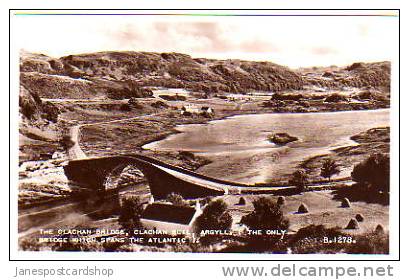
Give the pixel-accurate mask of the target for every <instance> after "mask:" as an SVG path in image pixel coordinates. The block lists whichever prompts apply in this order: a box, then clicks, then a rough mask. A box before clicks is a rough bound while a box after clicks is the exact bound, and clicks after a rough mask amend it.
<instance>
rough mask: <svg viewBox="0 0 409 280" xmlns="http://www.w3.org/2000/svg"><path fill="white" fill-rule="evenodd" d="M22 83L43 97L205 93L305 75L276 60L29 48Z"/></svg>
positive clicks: (295, 82) (283, 82)
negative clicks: (141, 90) (159, 90)
mask: <svg viewBox="0 0 409 280" xmlns="http://www.w3.org/2000/svg"><path fill="white" fill-rule="evenodd" d="M20 71H21V83H22V85H24V86H26V87H27V88H30V90H31V91H33V92H35V93H37V94H38V95H39V96H41V97H48V98H60V97H64V98H88V97H95V96H96V95H99V94H100V95H105V94H107V93H109V92H110V91H111V90H112V89H121V88H124V87H128V85H129V84H130V83H131V84H132V85H133V86H134V87H135V86H139V87H145V86H161V87H168V88H186V89H189V90H193V91H197V92H203V93H208V94H211V93H218V92H231V93H243V92H249V91H282V90H292V89H302V87H303V84H304V81H303V79H302V77H301V76H300V75H299V74H296V73H295V72H294V71H292V70H290V69H289V68H287V67H284V66H280V65H277V64H274V63H271V62H252V61H242V60H214V59H204V58H198V59H194V58H192V57H190V56H189V55H186V54H180V53H147V52H100V53H92V54H81V55H69V56H65V57H61V58H51V57H48V56H45V55H41V54H30V53H24V54H22V55H21V60H20Z"/></svg>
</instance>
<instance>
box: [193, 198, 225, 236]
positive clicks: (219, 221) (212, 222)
mask: <svg viewBox="0 0 409 280" xmlns="http://www.w3.org/2000/svg"><path fill="white" fill-rule="evenodd" d="M232 223H233V219H232V217H231V215H230V214H229V212H228V209H227V204H226V202H224V201H223V200H222V199H217V200H213V201H210V203H209V204H208V205H207V206H206V207H205V208H204V209H203V213H202V214H201V215H200V216H199V217H197V219H196V221H195V230H196V231H197V232H201V231H202V230H206V229H211V230H229V229H230V228H231V226H232Z"/></svg>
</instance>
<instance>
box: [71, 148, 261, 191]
mask: <svg viewBox="0 0 409 280" xmlns="http://www.w3.org/2000/svg"><path fill="white" fill-rule="evenodd" d="M129 165H133V166H136V167H137V168H138V169H139V170H141V172H142V173H143V174H144V175H145V177H146V178H147V180H148V184H149V188H150V190H151V194H152V195H153V197H154V198H155V199H164V198H166V197H167V196H168V194H170V193H172V192H174V193H178V194H180V195H182V196H183V197H184V198H199V197H206V196H219V195H223V194H227V193H240V192H241V190H243V189H249V188H251V189H253V190H254V188H255V186H254V185H248V184H241V183H234V182H229V181H225V180H219V179H215V178H211V177H208V176H205V175H202V174H198V173H195V172H193V171H189V170H186V169H183V168H180V167H177V166H173V165H170V164H167V163H164V162H161V161H159V160H156V159H153V158H150V157H147V156H142V155H119V156H110V157H97V158H85V159H77V160H71V161H69V162H68V165H66V166H65V167H64V171H65V174H66V176H67V178H68V179H69V180H71V181H74V182H76V183H78V184H79V185H81V186H84V187H87V188H91V189H95V190H104V189H105V181H106V179H107V178H108V176H110V174H112V172H113V171H114V170H122V169H123V168H125V167H126V166H129Z"/></svg>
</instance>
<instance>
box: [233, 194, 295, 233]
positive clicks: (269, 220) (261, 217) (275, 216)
mask: <svg viewBox="0 0 409 280" xmlns="http://www.w3.org/2000/svg"><path fill="white" fill-rule="evenodd" d="M253 206H254V210H253V212H251V213H250V214H248V215H246V216H243V217H242V219H241V221H240V223H241V224H244V225H246V226H247V227H248V228H249V229H253V230H269V229H270V230H271V229H274V230H276V229H277V230H287V229H288V227H289V225H290V222H289V220H288V219H287V218H285V217H284V214H283V211H282V210H281V207H280V205H278V204H277V203H276V202H275V201H274V200H273V198H271V197H260V198H259V199H256V200H254V201H253Z"/></svg>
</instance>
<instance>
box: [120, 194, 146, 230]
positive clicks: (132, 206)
mask: <svg viewBox="0 0 409 280" xmlns="http://www.w3.org/2000/svg"><path fill="white" fill-rule="evenodd" d="M142 212H143V204H142V201H141V200H140V198H139V196H130V197H126V198H124V199H123V200H122V206H121V210H120V214H119V218H118V222H119V224H120V225H121V226H122V227H123V228H124V229H128V230H133V229H135V228H140V227H141V222H140V218H141V215H142Z"/></svg>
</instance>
